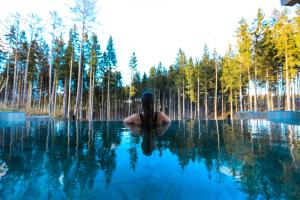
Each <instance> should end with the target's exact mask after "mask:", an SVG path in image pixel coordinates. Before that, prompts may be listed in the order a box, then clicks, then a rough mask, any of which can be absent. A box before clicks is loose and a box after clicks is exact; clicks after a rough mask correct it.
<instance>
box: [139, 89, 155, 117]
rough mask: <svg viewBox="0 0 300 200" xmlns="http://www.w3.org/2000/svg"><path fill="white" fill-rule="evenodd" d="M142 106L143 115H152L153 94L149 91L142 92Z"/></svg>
mask: <svg viewBox="0 0 300 200" xmlns="http://www.w3.org/2000/svg"><path fill="white" fill-rule="evenodd" d="M142 107H143V111H144V114H145V115H147V116H152V115H153V114H154V96H153V94H152V93H151V92H145V93H143V95H142Z"/></svg>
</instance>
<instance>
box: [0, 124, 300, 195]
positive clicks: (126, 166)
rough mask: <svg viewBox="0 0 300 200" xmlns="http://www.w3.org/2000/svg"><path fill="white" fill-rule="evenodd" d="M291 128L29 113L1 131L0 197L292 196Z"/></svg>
mask: <svg viewBox="0 0 300 200" xmlns="http://www.w3.org/2000/svg"><path fill="white" fill-rule="evenodd" d="M299 141H300V126H297V125H286V124H278V123H271V122H268V121H265V120H248V121H232V122H226V121H225V122H224V121H186V122H172V124H171V126H170V127H167V128H166V129H165V130H164V129H159V130H152V131H145V130H144V131H140V130H138V129H133V128H131V129H130V128H127V127H124V125H123V123H121V122H110V123H106V122H90V123H89V122H75V121H55V120H49V119H48V120H29V121H27V122H26V124H18V125H14V126H10V127H7V126H5V127H3V128H0V199H92V198H95V199H130V200H131V199H143V200H144V199H145V200H146V199H155V200H156V199H172V200H173V199H189V200H190V199H298V198H299V197H300V169H299V168H300V142H299Z"/></svg>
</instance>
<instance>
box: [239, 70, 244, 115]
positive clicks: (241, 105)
mask: <svg viewBox="0 0 300 200" xmlns="http://www.w3.org/2000/svg"><path fill="white" fill-rule="evenodd" d="M239 93H240V111H243V92H242V65H240V91H239Z"/></svg>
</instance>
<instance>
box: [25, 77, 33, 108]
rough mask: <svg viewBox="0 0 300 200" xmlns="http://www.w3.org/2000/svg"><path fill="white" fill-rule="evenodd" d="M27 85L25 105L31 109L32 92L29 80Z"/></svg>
mask: <svg viewBox="0 0 300 200" xmlns="http://www.w3.org/2000/svg"><path fill="white" fill-rule="evenodd" d="M28 85H29V89H28V95H27V96H28V101H27V102H26V103H27V105H26V107H27V108H29V109H30V110H31V94H32V84H31V82H29V83H28Z"/></svg>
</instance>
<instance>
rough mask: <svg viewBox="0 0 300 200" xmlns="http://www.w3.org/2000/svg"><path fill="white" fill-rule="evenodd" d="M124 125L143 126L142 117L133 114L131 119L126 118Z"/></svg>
mask: <svg viewBox="0 0 300 200" xmlns="http://www.w3.org/2000/svg"><path fill="white" fill-rule="evenodd" d="M123 122H124V123H127V124H135V125H140V124H141V119H140V115H139V114H138V113H135V114H132V115H130V116H129V117H126V118H125V119H124V120H123Z"/></svg>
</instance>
